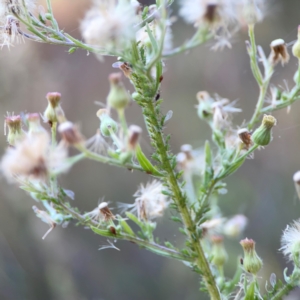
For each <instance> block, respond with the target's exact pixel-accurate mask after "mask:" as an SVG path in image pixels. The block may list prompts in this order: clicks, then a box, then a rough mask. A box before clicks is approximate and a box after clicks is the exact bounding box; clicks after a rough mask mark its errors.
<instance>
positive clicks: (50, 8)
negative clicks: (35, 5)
mask: <svg viewBox="0 0 300 300" xmlns="http://www.w3.org/2000/svg"><path fill="white" fill-rule="evenodd" d="M47 9H48V12H49V14H50V15H51V23H52V25H53V27H54V29H55V30H56V31H59V26H58V24H57V22H56V20H55V18H54V15H53V10H52V4H51V0H47Z"/></svg>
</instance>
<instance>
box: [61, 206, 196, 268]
mask: <svg viewBox="0 0 300 300" xmlns="http://www.w3.org/2000/svg"><path fill="white" fill-rule="evenodd" d="M59 206H60V207H61V208H62V209H63V210H64V211H65V212H66V213H68V214H70V215H72V217H73V218H74V219H76V220H78V221H80V222H81V223H83V224H84V225H89V226H92V227H98V226H99V224H98V223H97V222H95V221H93V220H90V219H89V220H87V219H86V218H85V217H84V216H83V215H81V214H80V213H78V212H76V211H75V210H74V209H72V208H70V207H68V206H66V205H65V204H64V203H63V202H62V201H60V203H59ZM113 238H114V239H120V240H126V241H129V242H131V243H134V244H137V245H139V246H140V247H142V248H145V249H147V250H149V251H151V252H154V253H156V254H159V255H162V256H165V257H171V258H175V259H178V260H180V261H187V262H192V261H193V260H194V259H193V258H191V257H188V256H185V255H183V254H181V253H180V252H178V251H176V250H173V249H170V248H167V247H165V246H162V245H159V244H156V243H154V242H149V241H147V240H143V239H141V238H138V237H135V236H131V235H128V234H123V233H122V234H116V235H114V236H113Z"/></svg>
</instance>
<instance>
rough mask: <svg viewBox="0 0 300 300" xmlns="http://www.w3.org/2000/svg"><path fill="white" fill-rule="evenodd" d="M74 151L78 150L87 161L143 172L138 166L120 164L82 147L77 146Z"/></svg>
mask: <svg viewBox="0 0 300 300" xmlns="http://www.w3.org/2000/svg"><path fill="white" fill-rule="evenodd" d="M76 149H77V150H79V151H80V152H81V153H83V154H84V156H85V157H86V158H89V159H92V160H95V161H99V162H102V163H107V164H109V165H113V166H117V167H123V168H124V167H125V168H127V169H130V170H138V171H142V172H145V171H144V169H143V168H142V167H140V166H139V165H135V164H129V163H126V164H122V163H121V162H120V161H118V160H116V159H113V158H110V157H107V156H103V155H100V154H97V153H94V152H92V151H90V150H88V149H87V148H85V147H84V146H82V145H77V146H76Z"/></svg>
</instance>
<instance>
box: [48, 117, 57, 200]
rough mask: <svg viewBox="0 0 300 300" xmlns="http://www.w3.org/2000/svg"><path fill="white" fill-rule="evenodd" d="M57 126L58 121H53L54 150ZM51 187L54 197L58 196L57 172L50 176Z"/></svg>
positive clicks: (52, 142) (52, 145)
mask: <svg viewBox="0 0 300 300" xmlns="http://www.w3.org/2000/svg"><path fill="white" fill-rule="evenodd" d="M56 128H57V123H56V122H53V123H52V126H51V148H52V151H53V150H54V148H55V147H56V143H57V141H56ZM50 188H51V194H52V196H53V197H56V196H57V192H58V191H57V176H56V174H54V173H53V174H51V176H50Z"/></svg>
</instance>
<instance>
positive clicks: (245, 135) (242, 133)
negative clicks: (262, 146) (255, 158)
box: [238, 128, 253, 150]
mask: <svg viewBox="0 0 300 300" xmlns="http://www.w3.org/2000/svg"><path fill="white" fill-rule="evenodd" d="M238 135H239V138H240V140H241V141H242V142H243V146H244V147H243V148H244V149H245V150H249V148H250V147H251V146H252V145H253V142H252V139H251V133H250V132H249V131H248V129H247V128H241V129H239V130H238Z"/></svg>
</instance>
